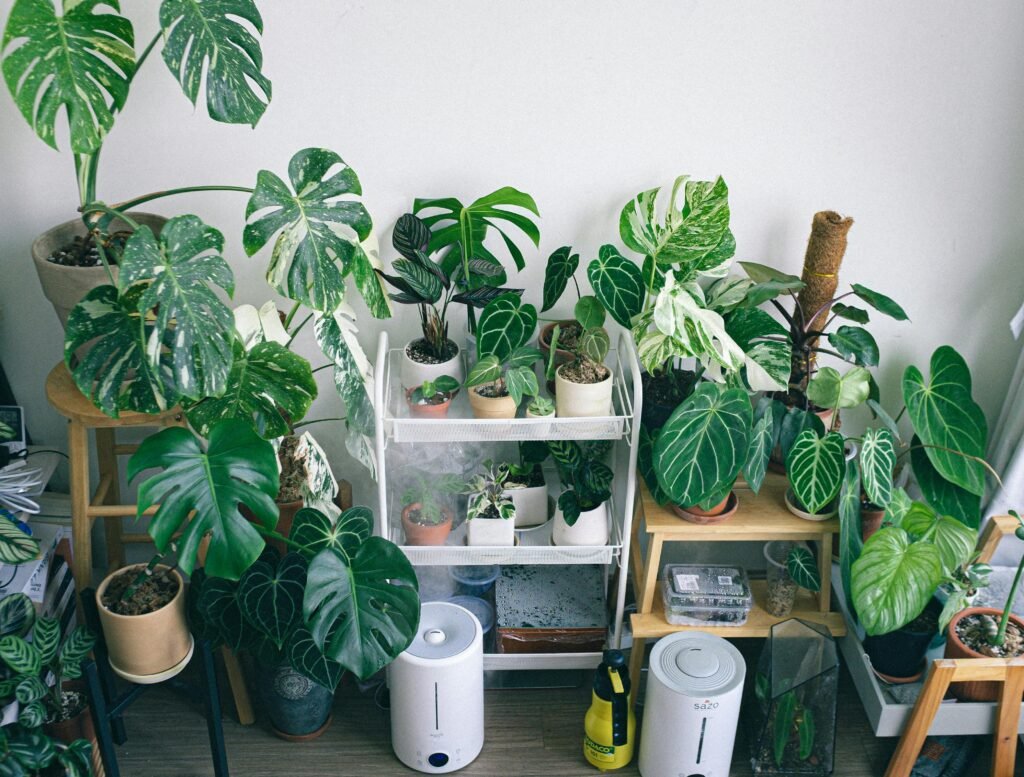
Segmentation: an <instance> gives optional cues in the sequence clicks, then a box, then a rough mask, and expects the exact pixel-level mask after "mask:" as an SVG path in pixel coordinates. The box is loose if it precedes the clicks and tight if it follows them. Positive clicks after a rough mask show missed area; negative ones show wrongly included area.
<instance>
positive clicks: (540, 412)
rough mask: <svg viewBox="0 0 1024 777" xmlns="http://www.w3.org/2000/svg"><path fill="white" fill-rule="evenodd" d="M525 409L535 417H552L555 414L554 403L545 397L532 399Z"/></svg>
mask: <svg viewBox="0 0 1024 777" xmlns="http://www.w3.org/2000/svg"><path fill="white" fill-rule="evenodd" d="M526 409H527V410H529V411H530V412H531V413H533V415H535V416H552V415H554V414H555V403H554V402H552V401H551V400H550V399H548V398H547V397H534V398H533V399H532V400H531V401H530V404H529V405H527V408H526Z"/></svg>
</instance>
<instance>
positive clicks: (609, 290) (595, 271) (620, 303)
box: [587, 245, 645, 328]
mask: <svg viewBox="0 0 1024 777" xmlns="http://www.w3.org/2000/svg"><path fill="white" fill-rule="evenodd" d="M587 277H588V278H589V279H590V285H591V287H593V289H594V294H595V295H596V296H597V298H598V299H599V300H600V301H601V304H602V305H604V309H605V310H607V311H608V313H609V314H611V317H612V318H614V319H615V320H616V321H617V322H618V323H619V324H620V325H622V326H624V327H627V328H628V327H630V326H632V320H633V316H636V315H638V314H639V313H640V311H641V310H642V309H643V304H644V293H645V291H644V279H643V273H641V271H640V268H639V267H637V266H636V264H635V263H633V262H631V261H629V260H628V259H626V258H625V257H624V256H622V254H620V253H619V252H618V250H617V249H616V248H615V246H613V245H603V246H601V248H600V250H599V251H598V256H597V259H594V260H593V261H591V263H590V264H589V265H587Z"/></svg>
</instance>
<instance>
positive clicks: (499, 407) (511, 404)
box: [469, 384, 518, 418]
mask: <svg viewBox="0 0 1024 777" xmlns="http://www.w3.org/2000/svg"><path fill="white" fill-rule="evenodd" d="M485 385H490V384H485ZM479 388H482V387H481V386H474V387H473V388H471V389H470V390H469V406H470V407H471V408H473V417H474V418H515V417H516V410H517V409H518V408H517V407H516V403H515V400H514V399H512V397H510V396H508V395H507V394H506V395H505V396H503V397H482V396H480V394H478V393H477V389H479Z"/></svg>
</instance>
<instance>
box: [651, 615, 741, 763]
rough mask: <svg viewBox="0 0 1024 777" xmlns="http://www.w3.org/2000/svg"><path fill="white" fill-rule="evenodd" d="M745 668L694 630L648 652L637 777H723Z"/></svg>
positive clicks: (717, 641) (727, 648)
mask: <svg viewBox="0 0 1024 777" xmlns="http://www.w3.org/2000/svg"><path fill="white" fill-rule="evenodd" d="M746 672H747V667H746V664H744V663H743V656H741V655H740V652H739V651H738V650H737V649H736V648H735V647H733V646H732V645H730V644H729V643H728V642H726V641H725V640H724V639H721V638H719V637H713V636H711V635H710V634H701V633H700V632H687V633H679V634H673V635H672V636H669V637H665V638H664V639H662V640H661V641H660V642H658V644H657V645H655V646H654V650H653V651H651V663H650V668H649V670H648V672H647V695H646V697H645V698H646V701H645V702H644V718H643V733H642V736H641V738H640V764H639V766H640V774H641V775H643V777H728V775H729V766H730V764H731V763H732V746H733V742H734V740H735V739H736V722H737V720H738V719H739V715H740V701H741V697H742V696H743V678H744V676H745V675H746Z"/></svg>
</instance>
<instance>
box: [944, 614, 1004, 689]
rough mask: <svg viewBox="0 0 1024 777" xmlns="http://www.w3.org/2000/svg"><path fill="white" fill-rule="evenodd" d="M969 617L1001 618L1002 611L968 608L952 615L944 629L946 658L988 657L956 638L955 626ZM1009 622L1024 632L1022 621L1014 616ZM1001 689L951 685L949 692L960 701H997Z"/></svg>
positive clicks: (983, 684) (987, 684) (999, 685)
mask: <svg viewBox="0 0 1024 777" xmlns="http://www.w3.org/2000/svg"><path fill="white" fill-rule="evenodd" d="M969 615H992V616H994V617H995V618H1001V617H1002V616H1003V611H1002V610H997V609H996V608H995V607H968V608H967V609H965V610H961V611H960V612H958V613H957V614H956V615H954V616H953V620H951V621H950V622H949V626H947V627H946V652H945V657H946V658H988V657H989V656H984V655H982V654H981V653H978V652H977V651H976V650H972V649H971V648H969V647H967V645H965V644H964V643H963V641H962V640H961V639H960V637H958V636H957V633H956V627H957V624H958V623H960V621H962V620H963V619H964V618H966V617H967V616H969ZM1010 620H1011V621H1013V622H1014V623H1015V624H1017V627H1018V628H1019V629H1021V630H1022V631H1024V620H1021V619H1020V618H1018V617H1017V616H1016V615H1010ZM1002 687H1003V684H1002V683H996V682H971V683H951V684H950V686H949V692H950V693H952V694H953V695H954V696H955V697H956V698H958V699H959V700H960V701H997V700H998V699H999V691H1000V689H1001V688H1002Z"/></svg>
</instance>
